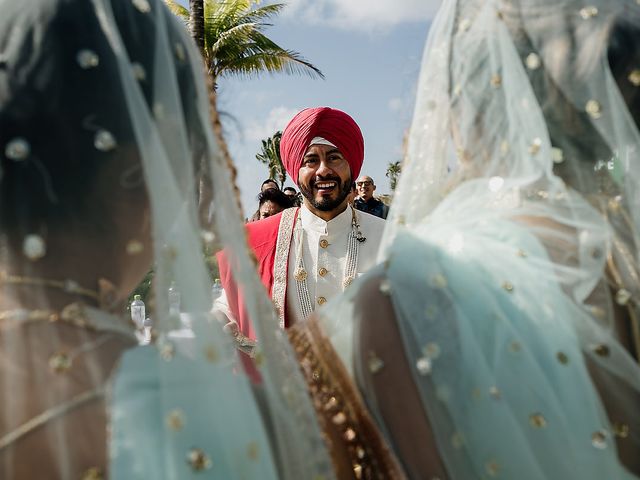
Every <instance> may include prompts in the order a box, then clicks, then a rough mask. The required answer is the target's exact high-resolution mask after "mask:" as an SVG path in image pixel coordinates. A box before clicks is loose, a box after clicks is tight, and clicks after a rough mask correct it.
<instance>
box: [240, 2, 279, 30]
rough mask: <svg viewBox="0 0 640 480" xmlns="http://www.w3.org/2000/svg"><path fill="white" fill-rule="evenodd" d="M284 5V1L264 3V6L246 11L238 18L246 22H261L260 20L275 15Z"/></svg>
mask: <svg viewBox="0 0 640 480" xmlns="http://www.w3.org/2000/svg"><path fill="white" fill-rule="evenodd" d="M285 6H286V5H285V4H284V3H274V4H272V5H265V6H264V7H260V8H256V9H255V10H249V11H247V12H246V13H245V14H244V15H242V17H241V18H240V19H239V20H241V21H242V22H247V23H249V22H250V23H262V22H261V20H266V19H267V18H271V17H273V16H275V15H277V14H278V13H280V11H281V10H282V9H283V8H284V7H285ZM264 25H267V24H264Z"/></svg>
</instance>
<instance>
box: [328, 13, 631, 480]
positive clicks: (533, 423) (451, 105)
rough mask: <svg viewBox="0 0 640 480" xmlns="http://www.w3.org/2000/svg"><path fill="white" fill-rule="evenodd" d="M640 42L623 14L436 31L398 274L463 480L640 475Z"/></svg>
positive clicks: (414, 144) (393, 268) (428, 53)
mask: <svg viewBox="0 0 640 480" xmlns="http://www.w3.org/2000/svg"><path fill="white" fill-rule="evenodd" d="M639 47H640V7H639V6H638V4H637V2H631V1H621V0H613V1H612V0H602V1H598V0H595V1H592V2H589V3H588V4H587V3H585V2H582V1H576V0H561V1H551V0H549V1H546V0H507V1H479V0H452V1H445V2H444V4H443V6H442V7H441V10H440V11H439V13H438V16H437V18H436V20H435V21H434V23H433V25H432V27H431V31H430V34H429V38H428V40H427V45H426V48H425V53H424V58H423V63H422V71H421V77H420V79H419V84H418V95H417V103H416V109H415V113H414V117H413V122H412V126H411V131H410V136H409V142H408V153H407V158H406V160H405V164H404V165H403V174H402V177H401V179H400V182H399V185H398V189H397V191H396V195H395V198H394V203H393V208H392V209H391V212H390V216H389V225H388V228H387V230H386V232H385V240H384V243H383V248H382V249H381V253H380V260H381V261H383V262H384V270H385V272H386V274H387V275H388V277H389V279H390V281H391V283H390V295H391V298H392V301H393V304H394V308H395V311H396V314H397V316H398V321H399V325H400V327H401V330H402V333H403V338H404V342H405V348H406V351H407V356H408V357H409V359H410V360H411V363H412V364H413V365H414V366H416V372H415V377H414V380H415V382H416V384H417V385H418V386H419V388H420V392H421V395H422V401H423V404H424V406H425V409H426V410H427V411H428V412H429V413H430V419H431V421H432V423H433V428H434V431H435V434H436V437H437V440H438V448H439V451H440V453H441V455H442V457H443V459H444V461H445V463H446V466H447V470H448V471H449V473H450V474H451V476H452V477H453V478H480V477H482V476H483V475H484V476H487V477H492V476H502V477H503V478H627V477H628V476H629V473H628V472H627V471H626V470H625V468H623V467H622V466H621V465H620V463H619V461H618V460H617V453H618V451H619V452H624V451H627V452H635V453H634V454H633V455H634V456H635V457H637V452H638V448H639V446H640V437H639V436H638V433H637V432H634V426H635V425H638V421H639V417H638V412H637V402H638V399H639V398H640V396H639V393H640V369H639V367H638V363H637V358H636V359H634V358H633V356H634V355H636V356H637V355H638V348H639V346H640V335H639V332H640V330H639V326H638V314H639V313H640V312H639V310H638V307H639V305H640V303H639V299H640V297H639V295H640V282H639V277H638V265H639V263H638V260H639V258H638V254H639V252H638V246H639V244H638V240H639V234H640V218H639V217H638V212H640V209H639V206H640V205H639V202H640V188H639V184H638V182H639V178H640V177H639V176H638V174H637V171H638V148H639V147H640V136H639V133H638V123H637V120H638V113H639V111H640V110H639V109H638V98H639V97H638V88H639V85H640V70H638V65H639V63H638V61H639V57H638V52H639ZM353 295H355V293H348V294H347V296H348V297H350V298H353ZM345 303H348V302H345ZM621 318H622V319H623V320H621ZM327 325H332V324H331V322H328V323H327ZM425 362H426V363H425ZM427 366H428V367H429V368H427ZM355 368H356V370H357V369H358V368H366V366H363V365H356V366H355ZM569 372H570V373H569ZM525 392H526V393H525ZM635 428H637V427H635ZM559 452H561V454H559ZM635 457H632V458H635ZM636 468H637V466H636Z"/></svg>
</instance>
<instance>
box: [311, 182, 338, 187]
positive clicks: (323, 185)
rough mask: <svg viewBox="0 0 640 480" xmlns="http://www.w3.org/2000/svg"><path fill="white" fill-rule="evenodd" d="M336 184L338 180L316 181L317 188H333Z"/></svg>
mask: <svg viewBox="0 0 640 480" xmlns="http://www.w3.org/2000/svg"><path fill="white" fill-rule="evenodd" d="M335 186H336V182H322V183H316V187H317V188H333V187H335Z"/></svg>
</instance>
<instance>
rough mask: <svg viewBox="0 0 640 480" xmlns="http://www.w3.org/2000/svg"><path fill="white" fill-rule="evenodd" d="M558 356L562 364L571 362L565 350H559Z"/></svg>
mask: <svg viewBox="0 0 640 480" xmlns="http://www.w3.org/2000/svg"><path fill="white" fill-rule="evenodd" d="M556 358H557V359H558V361H559V362H560V363H561V364H562V365H566V364H567V363H569V357H568V356H567V354H566V353H564V352H558V353H557V354H556Z"/></svg>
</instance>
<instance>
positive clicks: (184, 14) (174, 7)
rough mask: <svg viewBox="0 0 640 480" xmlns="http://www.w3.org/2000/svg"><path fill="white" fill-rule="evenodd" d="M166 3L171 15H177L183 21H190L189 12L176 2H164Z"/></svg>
mask: <svg viewBox="0 0 640 480" xmlns="http://www.w3.org/2000/svg"><path fill="white" fill-rule="evenodd" d="M164 3H165V4H166V5H167V7H168V8H169V10H170V11H171V13H173V14H174V15H177V16H178V17H180V18H181V19H182V20H185V21H189V10H188V9H187V8H185V7H183V6H182V5H180V4H179V3H177V2H176V1H175V0H164Z"/></svg>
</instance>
